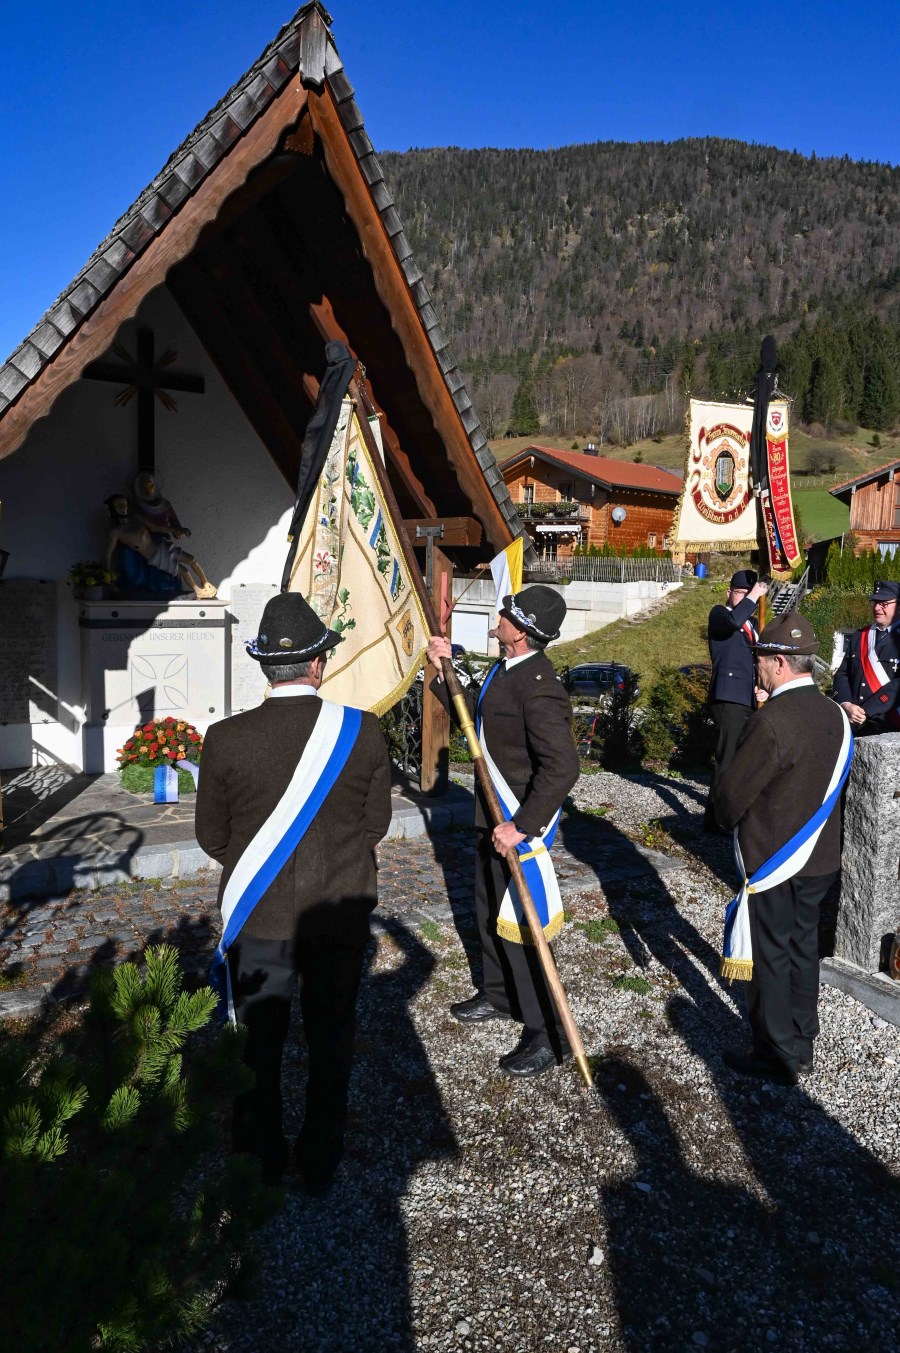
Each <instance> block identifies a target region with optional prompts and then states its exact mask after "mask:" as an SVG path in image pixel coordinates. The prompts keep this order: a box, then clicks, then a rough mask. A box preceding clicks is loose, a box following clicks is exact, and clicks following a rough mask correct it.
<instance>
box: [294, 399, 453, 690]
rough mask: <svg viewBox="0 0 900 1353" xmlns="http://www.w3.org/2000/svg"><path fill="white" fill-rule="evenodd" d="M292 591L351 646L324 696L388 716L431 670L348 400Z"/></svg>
mask: <svg viewBox="0 0 900 1353" xmlns="http://www.w3.org/2000/svg"><path fill="white" fill-rule="evenodd" d="M289 590H290V591H291V592H300V593H302V595H303V596H304V597H305V598H306V600H307V601H308V602H309V604H310V606H312V608H313V610H314V611H315V612H316V614H317V615H318V616H319V617H320V619H321V620H322V621H323V623H324V624H326V625H327V626H328V627H329V629H333V630H337V631H338V632H339V633H340V634H341V635H342V636H343V639H344V642H343V643H342V644H338V646H337V647H336V648H333V649H332V650H331V652H330V654H329V656H328V664H327V666H326V668H325V679H324V681H323V682H322V687H321V690H322V696H323V698H324V699H326V700H333V701H335V703H336V704H339V705H353V706H355V707H356V708H357V709H366V710H371V712H372V713H373V714H379V715H380V714H383V713H384V712H385V710H388V709H390V707H391V706H392V705H393V704H396V702H397V701H398V700H399V699H400V697H401V696H402V695H403V694H404V692H405V691H406V690H407V689H408V688H409V686H410V685H411V684H412V682H413V680H414V679H415V675H416V673H417V672H418V670H419V668H420V667H421V666H422V663H423V660H424V655H425V646H426V644H427V643H428V626H427V624H426V621H425V616H424V613H423V611H422V608H421V605H420V603H419V597H418V593H417V592H416V589H415V587H414V586H413V583H412V580H411V578H410V577H409V572H408V569H407V565H406V561H405V558H404V556H403V552H402V550H401V549H400V543H399V539H398V536H397V528H396V527H395V525H394V523H393V521H392V520H391V515H390V512H389V511H388V507H387V504H386V503H385V502H384V499H383V497H382V494H381V490H380V488H379V484H378V478H377V476H376V474H375V470H374V467H373V465H372V461H371V459H370V457H369V451H368V448H367V446H366V443H365V441H364V439H363V434H362V430H361V428H360V424H359V416H358V414H357V412H356V407H355V405H354V404H353V402H352V401H351V400H348V399H345V400H344V401H343V404H342V405H341V413H340V417H339V418H338V422H337V427H336V428H335V431H334V437H333V438H332V441H331V447H330V449H329V452H328V456H327V458H326V460H325V466H324V469H323V471H322V476H321V479H320V480H319V486H318V490H317V492H316V493H315V494H314V496H313V500H312V502H311V503H310V506H309V511H308V512H307V514H306V520H305V522H304V524H303V528H302V530H301V532H300V540H299V543H298V546H297V554H296V558H295V561H294V568H293V572H292V573H291V581H290V588H289Z"/></svg>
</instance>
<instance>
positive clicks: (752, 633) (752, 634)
mask: <svg viewBox="0 0 900 1353" xmlns="http://www.w3.org/2000/svg"><path fill="white" fill-rule="evenodd" d="M741 630H742V632H743V633H744V634H745V635H746V638H747V643H748V644H750V646H751V647H752V646H753V645H754V644H755V643H756V641H757V639H758V638H759V635H758V634H757V632H756V629H755V628H754V626H753V625H751V623H750V621H749V620H745V621H744V623H743V625H741Z"/></svg>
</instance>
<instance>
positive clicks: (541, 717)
mask: <svg viewBox="0 0 900 1353" xmlns="http://www.w3.org/2000/svg"><path fill="white" fill-rule="evenodd" d="M565 614H566V603H565V602H564V601H563V599H562V597H561V596H560V595H559V593H558V592H555V591H554V590H553V588H552V587H543V586H540V585H537V586H534V587H527V588H525V589H524V591H521V592H518V593H517V594H516V595H515V596H509V597H505V598H503V609H502V610H501V612H500V619H499V621H498V623H497V627H496V629H495V630H492V631H491V633H492V634H494V635H496V637H497V639H498V641H499V643H500V647H501V651H502V653H503V658H502V659H501V662H500V663H499V664H498V666H497V668H496V669H495V670H494V671H493V672H492V673H491V674H490V675H489V678H488V679H486V681H485V687H484V690H485V693H484V698H483V700H482V701H481V710H480V713H481V717H482V719H483V721H484V733H485V737H486V740H487V743H488V746H489V749H490V753H491V756H492V758H493V760H494V762H495V764H496V766H497V767H498V769H499V770H500V773H501V774H502V776H503V778H504V779H505V781H506V783H507V784H508V786H509V788H510V789H511V790H512V792H513V794H514V795H515V797H516V799H517V800H518V801H519V805H520V806H519V809H518V811H517V812H516V814H515V817H514V819H513V821H512V822H504V823H503V824H502V825H500V826H498V827H495V826H494V825H493V822H492V821H491V817H490V813H489V811H488V809H487V805H486V804H485V802H484V801H483V798H482V794H481V791H480V790H478V792H477V794H476V802H475V837H476V843H477V860H476V867H475V910H476V914H477V918H478V930H479V935H480V938H481V952H482V956H483V959H484V981H483V985H482V988H481V990H480V991H477V992H476V993H475V995H474V996H471V997H469V999H468V1000H465V1001H458V1002H457V1003H456V1004H455V1005H451V1007H450V1013H451V1015H452V1016H453V1018H454V1019H456V1020H458V1021H459V1022H460V1023H461V1024H476V1023H480V1022H482V1021H484V1020H490V1019H515V1020H518V1021H520V1022H521V1023H522V1024H523V1025H524V1028H523V1030H522V1035H521V1037H520V1039H519V1041H518V1043H517V1044H516V1046H515V1047H514V1048H513V1049H512V1050H511V1051H510V1052H508V1053H507V1054H506V1055H505V1056H504V1057H501V1059H500V1069H501V1070H502V1071H504V1072H505V1073H506V1074H507V1075H508V1076H514V1077H517V1078H521V1077H526V1076H539V1075H542V1074H543V1073H544V1072H546V1071H549V1070H550V1069H551V1068H552V1067H554V1066H556V1065H557V1063H559V1062H562V1061H565V1060H566V1059H567V1058H568V1057H569V1056H570V1055H571V1052H570V1049H569V1045H568V1040H567V1039H566V1035H565V1030H564V1029H563V1026H562V1021H561V1020H560V1018H559V1014H558V1012H557V1010H556V1007H555V1005H554V1002H553V998H552V996H551V994H550V990H549V988H548V986H547V983H546V981H545V980H544V975H543V972H542V970H541V966H540V962H539V960H538V956H537V951H536V949H535V947H534V945H533V944H532V943H529V942H528V940H529V938H530V937H529V936H527V935H525V936H523V939H524V941H525V942H523V943H517V942H516V941H515V940H512V939H507V938H504V936H503V935H502V934H500V933H498V918H499V913H500V908H501V905H502V903H503V898H504V895H505V893H506V890H507V888H508V887H509V882H510V870H509V866H508V865H507V863H506V860H505V858H504V857H505V855H506V852H507V851H508V850H509V849H510V848H511V847H513V846H516V845H518V844H519V843H520V842H522V841H524V840H525V839H526V838H527V837H537V836H540V835H542V834H543V832H544V831H545V830H546V828H547V827H548V825H549V824H550V822H551V820H552V818H553V817H554V815H555V814H556V813H557V812H558V810H559V808H560V806H561V805H562V802H563V799H564V798H565V797H566V795H567V794H568V793H569V791H570V790H571V788H572V786H573V785H574V784H575V781H576V780H577V779H578V775H579V770H580V766H579V761H578V753H577V751H576V750H575V743H574V740H573V738H572V706H571V703H570V701H569V697H568V695H567V694H566V691H565V689H564V687H563V685H562V683H561V682H560V680H559V677H558V676H557V675H556V670H555V668H554V666H553V664H552V662H551V661H550V659H549V658H548V657H547V656H546V654H545V653H544V649H545V648H546V646H547V644H548V643H550V642H551V641H552V640H554V639H558V638H559V631H560V626H561V625H562V622H563V619H564V618H565ZM428 657H429V659H430V661H431V662H432V663H433V664H434V665H435V666H438V665H439V664H440V661H441V659H442V658H444V657H450V644H449V642H448V641H447V640H446V639H441V638H433V639H432V640H431V642H430V643H429V645H428ZM431 689H432V690H433V691H434V692H435V694H436V695H437V697H438V699H439V700H441V702H442V703H443V704H444V705H445V706H446V707H448V708H449V702H448V699H447V693H446V689H445V686H444V684H443V678H442V677H440V676H439V677H438V678H437V679H436V680H435V681H434V682H433V683H432V687H431ZM467 695H468V696H469V704H470V707H471V708H470V712H471V713H472V714H473V715H474V714H475V706H476V699H475V696H476V692H475V690H474V688H470V691H469V692H467Z"/></svg>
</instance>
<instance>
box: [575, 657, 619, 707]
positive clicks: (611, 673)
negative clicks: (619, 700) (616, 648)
mask: <svg viewBox="0 0 900 1353" xmlns="http://www.w3.org/2000/svg"><path fill="white" fill-rule="evenodd" d="M630 676H631V668H630V667H626V666H625V665H624V664H623V663H619V662H583V663H579V664H578V666H577V667H569V668H567V669H566V671H564V672H562V673H561V677H562V683H563V685H564V686H565V688H566V690H567V691H568V692H569V694H570V695H571V696H572V698H573V699H574V700H577V699H578V698H579V697H583V698H584V699H586V700H597V699H599V698H600V697H601V696H604V695H611V694H612V693H613V691H616V690H618V691H621V690H624V689H625V683H626V681H628V679H629V678H630Z"/></svg>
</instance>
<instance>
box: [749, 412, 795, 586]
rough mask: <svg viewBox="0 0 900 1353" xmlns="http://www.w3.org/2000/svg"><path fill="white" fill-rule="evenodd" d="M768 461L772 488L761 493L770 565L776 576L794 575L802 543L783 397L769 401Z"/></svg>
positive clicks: (769, 487)
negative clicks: (797, 520)
mask: <svg viewBox="0 0 900 1353" xmlns="http://www.w3.org/2000/svg"><path fill="white" fill-rule="evenodd" d="M766 460H767V463H768V469H769V474H768V480H769V483H768V489H763V490H762V491H761V493H760V495H759V500H760V505H761V507H762V514H763V522H764V524H765V528H766V541H767V543H768V546H769V567H770V569H771V572H772V575H773V576H774V577H776V578H777V577H778V576H779V575H783V576H785V577H788V576H790V574H791V572H792V571H793V569H795V568H796V567H797V565H798V564H799V562H800V545H799V542H798V540H797V527H796V524H795V522H794V509H793V506H792V504H791V467H790V461H789V459H788V405H787V403H786V402H784V401H782V400H773V401H772V402H771V403H770V404H769V414H768V417H767V419H766Z"/></svg>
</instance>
